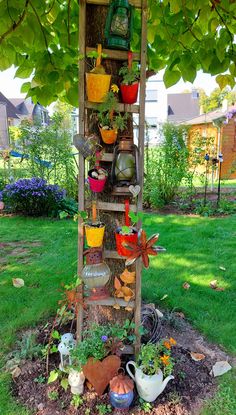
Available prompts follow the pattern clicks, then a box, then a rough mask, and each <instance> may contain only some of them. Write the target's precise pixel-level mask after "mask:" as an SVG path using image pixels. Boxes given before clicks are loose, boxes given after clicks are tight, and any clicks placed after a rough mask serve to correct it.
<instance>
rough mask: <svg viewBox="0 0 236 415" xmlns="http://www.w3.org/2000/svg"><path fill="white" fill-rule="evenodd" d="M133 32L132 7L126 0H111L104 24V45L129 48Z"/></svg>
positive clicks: (123, 48)
mask: <svg viewBox="0 0 236 415" xmlns="http://www.w3.org/2000/svg"><path fill="white" fill-rule="evenodd" d="M132 32H133V7H132V6H130V4H129V2H128V0H112V1H111V3H110V6H109V10H108V15H107V19H106V25H105V39H106V46H107V47H108V48H111V49H121V50H129V49H130V40H131V37H132Z"/></svg>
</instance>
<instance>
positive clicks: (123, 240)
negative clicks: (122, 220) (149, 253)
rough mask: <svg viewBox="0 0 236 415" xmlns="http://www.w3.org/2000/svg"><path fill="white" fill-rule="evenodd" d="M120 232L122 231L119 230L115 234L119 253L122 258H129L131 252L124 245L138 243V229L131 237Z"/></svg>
mask: <svg viewBox="0 0 236 415" xmlns="http://www.w3.org/2000/svg"><path fill="white" fill-rule="evenodd" d="M119 231H120V229H119V228H118V229H117V230H116V233H115V237H116V249H117V252H118V254H119V255H120V256H129V255H130V253H131V251H130V250H129V249H127V248H125V247H124V245H123V244H125V243H126V242H131V243H137V242H138V232H137V230H136V229H134V233H132V234H130V235H122V234H121V233H120V232H119Z"/></svg>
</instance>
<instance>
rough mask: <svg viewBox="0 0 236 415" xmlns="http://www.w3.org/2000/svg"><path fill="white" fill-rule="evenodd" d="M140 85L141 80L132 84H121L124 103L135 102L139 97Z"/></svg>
mask: <svg viewBox="0 0 236 415" xmlns="http://www.w3.org/2000/svg"><path fill="white" fill-rule="evenodd" d="M138 87H139V82H136V83H135V84H132V85H124V84H121V85H120V92H121V97H122V102H124V104H134V103H135V102H136V101H137V98H138Z"/></svg>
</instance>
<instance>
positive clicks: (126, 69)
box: [119, 51, 140, 104]
mask: <svg viewBox="0 0 236 415" xmlns="http://www.w3.org/2000/svg"><path fill="white" fill-rule="evenodd" d="M119 75H121V76H122V80H121V84H120V92H121V97H122V102H124V104H134V103H135V102H136V101H137V98H138V87H139V79H140V71H139V68H138V64H137V63H136V62H132V52H130V51H129V52H128V64H127V65H123V66H122V67H121V68H120V71H119Z"/></svg>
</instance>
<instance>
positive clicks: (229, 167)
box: [185, 102, 236, 179]
mask: <svg viewBox="0 0 236 415" xmlns="http://www.w3.org/2000/svg"><path fill="white" fill-rule="evenodd" d="M185 124H187V125H190V126H191V127H190V130H189V137H188V144H189V146H190V147H191V146H192V145H193V141H194V137H195V136H196V134H199V135H200V136H202V137H213V148H212V154H211V155H212V156H216V157H218V155H219V153H222V154H223V160H224V161H223V163H222V167H221V177H222V178H225V179H233V178H236V106H231V107H229V108H227V104H226V103H225V102H224V103H223V106H222V108H219V109H217V110H215V111H211V112H208V113H206V114H202V115H199V116H198V117H195V118H193V119H191V120H189V121H187V122H185Z"/></svg>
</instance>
